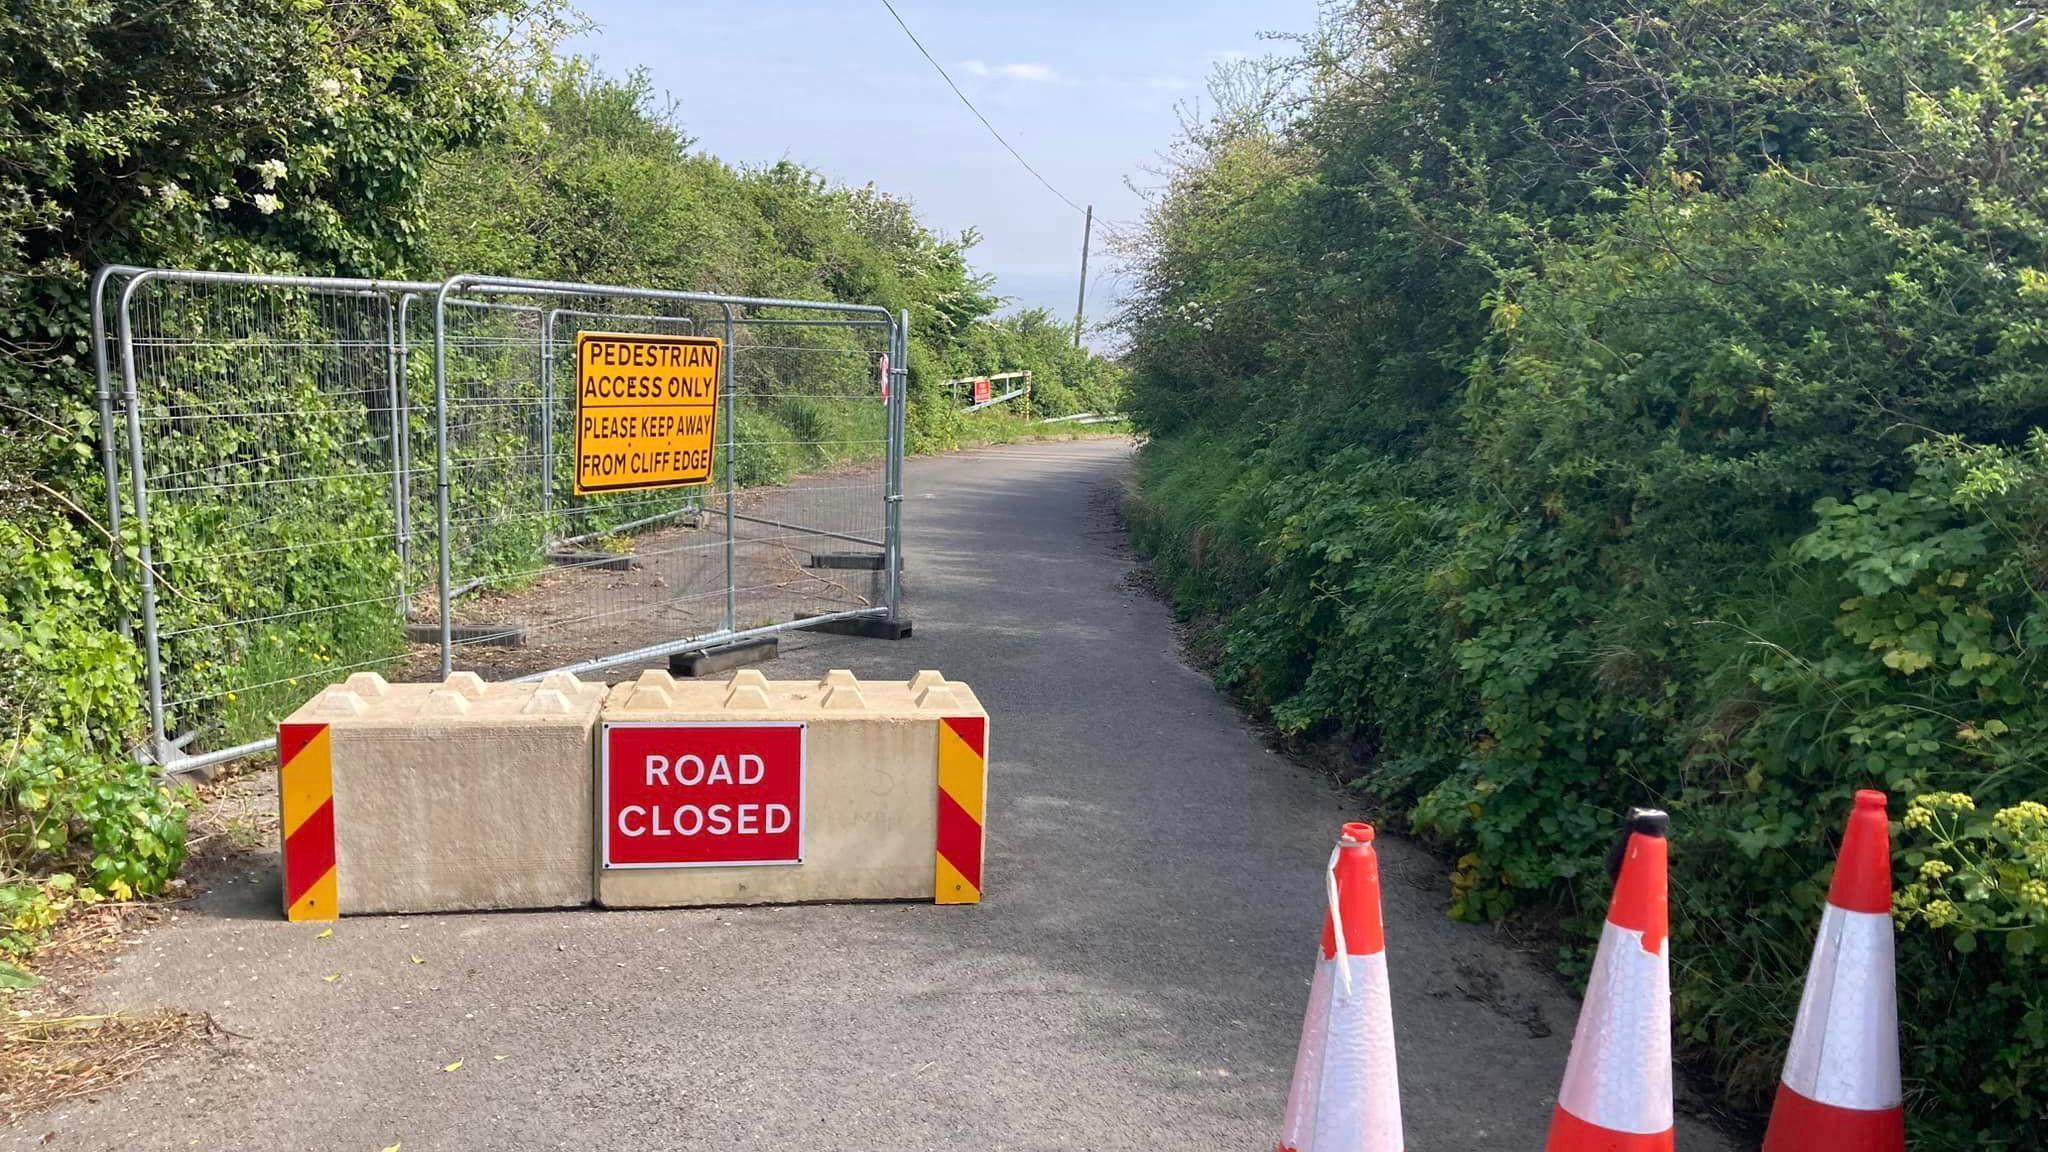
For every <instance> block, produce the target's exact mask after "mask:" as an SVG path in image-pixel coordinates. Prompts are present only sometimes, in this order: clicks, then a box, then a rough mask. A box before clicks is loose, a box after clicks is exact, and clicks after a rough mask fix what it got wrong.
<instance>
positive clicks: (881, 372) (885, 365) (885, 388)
mask: <svg viewBox="0 0 2048 1152" xmlns="http://www.w3.org/2000/svg"><path fill="white" fill-rule="evenodd" d="M875 375H877V376H880V377H881V378H882V403H884V404H887V403H888V402H889V354H888V353H887V352H884V353H882V363H881V366H880V367H879V368H877V369H876V371H875Z"/></svg>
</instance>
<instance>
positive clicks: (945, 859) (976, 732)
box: [933, 716, 988, 904]
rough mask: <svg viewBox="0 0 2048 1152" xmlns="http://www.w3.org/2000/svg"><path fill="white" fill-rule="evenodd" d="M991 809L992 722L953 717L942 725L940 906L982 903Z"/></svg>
mask: <svg viewBox="0 0 2048 1152" xmlns="http://www.w3.org/2000/svg"><path fill="white" fill-rule="evenodd" d="M987 805H988V718H987V717H985V716H958V717H955V716H948V717H946V718H945V719H943V720H941V721H939V836H938V852H937V868H938V884H937V892H936V895H934V897H933V899H934V900H935V901H936V902H937V903H940V904H979V903H981V851H982V844H983V831H982V822H983V815H982V813H983V810H984V809H985V808H986V807H987Z"/></svg>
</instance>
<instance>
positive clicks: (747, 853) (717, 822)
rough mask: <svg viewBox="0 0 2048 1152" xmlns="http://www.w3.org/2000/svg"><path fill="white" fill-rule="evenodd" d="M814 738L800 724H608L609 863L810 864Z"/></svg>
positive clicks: (606, 808)
mask: <svg viewBox="0 0 2048 1152" xmlns="http://www.w3.org/2000/svg"><path fill="white" fill-rule="evenodd" d="M804 736H805V729H804V725H802V724H800V723H784V724H745V725H741V724H631V723H615V724H607V725H606V726H605V728H604V734H603V748H602V761H603V763H602V772H603V784H604V820H605V827H604V829H603V840H604V866H605V867H607V868H662V867H688V866H693V865H709V864H794V863H799V862H801V861H802V859H803V794H804V787H803V784H804V750H805V739H804Z"/></svg>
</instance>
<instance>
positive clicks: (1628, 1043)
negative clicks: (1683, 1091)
mask: <svg viewBox="0 0 2048 1152" xmlns="http://www.w3.org/2000/svg"><path fill="white" fill-rule="evenodd" d="M1669 823H1670V821H1669V818H1668V817H1666V816H1665V815H1664V813H1662V812H1659V811H1656V810H1655V809H1649V808H1636V809H1633V810H1631V811H1630V812H1629V814H1628V824H1627V828H1626V830H1625V832H1624V833H1623V839H1622V841H1621V843H1620V844H1618V845H1616V847H1615V852H1614V857H1613V858H1612V859H1610V860H1609V861H1608V870H1609V871H1610V872H1613V873H1614V874H1615V881H1614V900H1613V901H1612V902H1611V903H1610V904H1609V905H1608V906H1607V923H1606V924H1605V925H1604V926H1603V927H1602V928H1601V929H1600V948H1599V951H1598V952H1597V953H1595V955H1594V957H1593V975H1592V978H1591V979H1590V980H1589V981H1587V983H1586V999H1585V1002H1584V1003H1583V1004H1581V1005H1580V1006H1579V1026H1578V1029H1577V1030H1576V1031H1575V1032H1573V1033H1572V1054H1571V1058H1570V1059H1568V1060H1567V1061H1566V1062H1565V1066H1564V1084H1563V1086H1562V1087H1560V1088H1559V1089H1558V1090H1557V1108H1556V1110H1555V1111H1553V1112H1552V1113H1551V1116H1550V1139H1549V1140H1548V1141H1547V1142H1545V1144H1544V1145H1543V1147H1544V1149H1545V1152H1671V1147H1672V1132H1671V964H1670V961H1671V956H1670V941H1669V939H1668V938H1667V937H1668V935H1669V928H1670V921H1671V913H1670V906H1669V896H1668V890H1667V879H1666V869H1667V866H1668V859H1667V856H1668V854H1667V851H1666V845H1665V840H1664V834H1665V831H1666V828H1667V827H1668V825H1669Z"/></svg>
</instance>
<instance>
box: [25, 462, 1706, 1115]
mask: <svg viewBox="0 0 2048 1152" xmlns="http://www.w3.org/2000/svg"><path fill="white" fill-rule="evenodd" d="M1128 458H1129V449H1128V446H1127V445H1124V444H1122V443H1118V442H1107V441H1087V442H1080V443H1074V444H1058V445H1029V446H1018V447H1010V448H1000V449H990V450H986V451H981V452H974V453H967V454H962V455H957V456H951V457H945V458H939V459H928V460H917V461H913V462H911V464H910V465H909V469H908V477H909V479H908V484H909V491H910V497H909V503H908V505H907V507H906V509H905V514H904V524H905V526H906V530H907V533H908V548H907V555H908V561H907V571H908V586H909V589H910V601H909V602H910V604H911V605H912V611H913V614H914V617H915V619H916V622H917V632H916V635H915V637H914V638H913V639H910V640H907V641H903V642H900V643H895V644H885V643H881V642H877V641H858V640H848V639H843V638H834V637H804V638H802V639H801V640H800V641H798V642H796V643H794V644H792V645H790V646H788V647H787V648H786V649H785V651H786V654H785V656H784V657H783V658H782V659H781V660H780V661H778V662H777V663H776V664H774V665H771V666H769V668H768V669H767V671H768V674H769V675H771V676H776V677H795V676H810V675H814V674H816V673H819V672H821V671H822V670H823V669H825V668H828V667H834V666H845V667H850V668H853V669H855V670H856V671H857V672H858V673H859V674H860V675H862V676H876V677H882V676H894V677H905V676H908V675H910V674H911V673H912V672H913V671H915V670H917V669H919V668H938V669H942V670H943V671H945V673H946V674H947V675H948V676H950V677H954V678H957V679H964V680H967V681H969V682H971V683H972V684H973V685H974V687H975V689H976V691H977V692H978V693H979V694H980V696H981V698H982V699H983V700H984V701H985V702H986V703H987V705H988V708H989V711H990V712H991V714H992V715H993V717H994V721H993V734H992V739H991V744H992V749H991V751H992V756H993V770H992V773H991V786H990V818H989V835H990V845H989V864H988V888H987V898H986V902H985V903H983V904H982V905H980V906H979V907H975V908H939V907H934V906H929V905H866V906H810V907H786V908H763V909H746V910H731V909H728V910H701V911H649V912H600V911H581V912H551V913H534V914H526V913H518V914H495V915H470V916H417V917H391V918H376V919H363V920H344V921H343V922H341V923H340V924H339V925H338V926H337V927H336V928H335V931H334V934H333V936H332V937H331V938H329V939H325V940H322V939H318V938H317V936H316V933H317V931H318V929H317V928H313V927H306V926H296V925H291V924H287V923H285V922H283V921H282V920H280V919H279V918H278V911H277V909H278V893H277V885H276V880H275V860H274V857H273V856H271V855H269V854H257V855H254V856H251V857H247V858H245V859H244V860H243V861H242V863H241V864H240V866H239V867H238V868H237V869H236V870H235V871H233V872H232V873H230V874H229V875H225V876H216V877H213V878H212V879H211V889H210V891H209V892H208V893H207V894H206V895H205V896H203V897H202V898H201V899H200V900H199V901H197V902H196V903H195V904H194V905H193V906H192V907H191V908H189V909H187V910H186V911H184V912H183V913H182V914H181V915H180V916H179V917H178V919H177V921H176V922H175V923H172V924H169V925H167V926H165V927H162V928H159V929H157V930H155V931H153V932H151V933H150V934H149V935H147V936H146V937H145V938H144V939H143V940H142V941H141V942H140V943H139V944H138V945H136V946H135V947H133V948H131V949H130V950H129V951H128V953H127V954H126V955H125V956H123V957H122V958H121V959H120V960H119V962H118V963H117V964H116V965H115V966H114V967H113V969H112V970H111V971H110V972H108V973H107V974H106V975H105V976H104V977H103V978H102V979H101V980H100V983H99V986H98V987H97V988H96V989H95V990H94V993H93V996H92V997H91V998H92V999H93V1000H94V1001H96V1002H98V1003H99V1004H101V1005H102V1006H105V1007H117V1006H146V1005H156V1004H167V1005H175V1006H180V1007H184V1008H187V1009H190V1010H192V1011H195V1012H197V1011H204V1012H210V1013H212V1015H213V1017H214V1019H215V1020H217V1021H218V1022H219V1024H220V1025H221V1026H222V1027H223V1028H225V1029H227V1030H228V1031H229V1032H231V1033H233V1034H235V1035H236V1036H237V1037H243V1038H245V1039H243V1038H230V1039H229V1040H228V1041H227V1042H226V1045H225V1047H224V1048H220V1049H209V1048H207V1047H205V1046H193V1047H191V1048H188V1049H186V1050H185V1051H184V1052H183V1053H181V1054H179V1055H177V1056H175V1057H173V1058H171V1059H169V1060H167V1061H164V1062H162V1063H161V1064H160V1065H159V1066H157V1067H155V1068H153V1069H152V1070H150V1071H149V1072H148V1073H146V1074H144V1075H142V1076H140V1077H138V1078H136V1079H134V1080H131V1081H129V1082H127V1083H126V1084H124V1085H122V1086H121V1087H120V1088H118V1089H116V1090H114V1091H111V1092H108V1093H104V1094H102V1095H101V1096H99V1097H97V1098H94V1099H92V1100H90V1101H83V1102H75V1103H73V1104H69V1105H66V1106H63V1107H61V1108H59V1109H56V1110H54V1111H52V1112H49V1113H45V1114H43V1115H41V1116H39V1117H35V1118H33V1119H31V1120H29V1121H27V1122H26V1123H24V1124H22V1125H20V1126H18V1127H17V1128H16V1129H15V1130H14V1131H11V1132H8V1133H5V1134H4V1137H0V1140H4V1142H5V1143H6V1144H7V1145H8V1146H12V1147H21V1148H30V1147H33V1148H38V1149H41V1148H73V1149H102V1148H109V1147H117V1146H118V1147H124V1148H165V1149H186V1148H190V1147H200V1148H222V1147H228V1148H264V1149H360V1150H363V1152H377V1150H379V1149H383V1148H386V1147H388V1146H390V1145H392V1144H394V1143H396V1142H399V1141H403V1148H404V1150H405V1152H426V1150H430V1149H492V1150H495V1149H527V1148H574V1149H607V1150H628V1149H731V1148H749V1149H754V1148H758V1149H786V1148H806V1149H818V1150H834V1149H849V1150H863V1152H882V1150H896V1149H962V1150H977V1152H979V1150H994V1149H1088V1150H1090V1152H1101V1150H1107V1149H1172V1150H1182V1149H1200V1150H1212V1149H1243V1150H1246V1152H1256V1150H1262V1149H1269V1148H1271V1147H1272V1141H1273V1138H1274V1135H1275V1134H1276V1130H1277V1127H1278V1124H1279V1120H1280V1112H1281V1105H1282V1102H1283V1099H1284V1096H1285V1093H1286V1088H1287V1079H1288V1074H1289V1071H1290V1069H1291V1067H1292V1063H1293V1059H1294V1045H1295V1041H1296V1039H1297V1036H1298V1032H1299V1029H1300V1026H1301V1014H1302V1010H1303V1006H1304V1003H1305V1001H1306V998H1307V988H1308V977H1309V975H1310V970H1311V965H1312V959H1313V950H1314V947H1315V940H1316V935H1317V932H1318V930H1319V925H1320V921H1321V916H1322V883H1321V877H1320V869H1321V867H1322V865H1323V863H1324V859H1325V857H1326V855H1327V854H1328V852H1329V849H1330V843H1331V839H1332V837H1333V835H1334V834H1335V832H1336V830H1337V826H1338V824H1339V822H1340V821H1342V820H1343V819H1345V818H1346V816H1347V815H1348V814H1349V813H1350V811H1351V808H1350V806H1349V804H1348V803H1347V801H1346V799H1345V798H1344V797H1343V796H1342V795H1341V794H1340V793H1339V792H1337V791H1336V790H1335V789H1333V788H1332V787H1331V786H1330V785H1329V784H1328V783H1326V782H1325V781H1324V780H1323V779H1321V778H1319V777H1318V776H1316V775H1315V774H1314V773H1312V772H1310V771H1308V770H1305V769H1303V768H1300V767H1297V766H1295V765H1293V764H1291V763H1289V762H1288V761H1287V760H1286V759H1284V758H1282V757H1280V756H1278V755H1275V754H1274V753H1272V752H1270V751H1269V750H1267V749H1266V748H1265V747H1264V746H1262V744H1261V743H1260V741H1259V740H1258V739H1257V738H1256V737H1255V736H1254V735H1253V734H1252V733H1251V732H1250V731H1249V730H1247V729H1246V727H1245V726H1244V725H1243V724H1242V723H1241V722H1240V720H1239V719H1238V717H1237V716H1236V714H1235V713H1234V712H1233V710H1232V708H1231V706H1230V705H1229V703H1228V702H1227V701H1225V700H1224V699H1223V698H1221V697H1220V696H1218V695H1217V693H1216V692H1215V691H1214V690H1213V689H1212V688H1211V687H1210V685H1209V683H1208V682H1207V680H1206V679H1205V678H1204V677H1203V676H1202V675H1200V674H1199V673H1196V672H1194V671H1191V670H1190V669H1189V668H1187V667H1186V666H1185V665H1183V664H1182V663H1181V661H1180V660H1179V658H1178V655H1177V653H1176V649H1175V640H1174V636H1173V632H1172V629H1171V618H1170V615H1169V613H1168V611H1167V609H1166V608H1165V606H1163V605H1162V604H1160V603H1158V602H1157V601H1156V600H1154V599H1152V598H1150V597H1149V596H1148V595H1147V594H1145V593H1144V592H1142V591H1140V590H1139V589H1138V587H1137V586H1136V584H1135V582H1134V581H1133V579H1132V575H1133V572H1132V561H1131V560H1130V558H1129V556H1128V555H1127V553H1126V552H1125V551H1123V549H1122V548H1121V546H1120V540H1119V537H1118V534H1117V532H1116V528H1115V524H1114V521H1113V519H1112V517H1111V515H1110V508H1111V500H1112V494H1113V492H1114V486H1115V484H1116V483H1117V481H1118V479H1119V478H1120V476H1121V475H1122V473H1123V471H1124V469H1125V468H1126V467H1127V464H1128ZM535 818H536V819H546V818H547V816H546V814H545V813H535ZM1382 844H1383V852H1382V856H1383V861H1384V865H1383V866H1384V869H1385V875H1386V898H1387V905H1388V906H1387V920H1388V927H1387V939H1388V945H1389V951H1390V965H1391V973H1392V983H1393V988H1394V993H1395V1004H1394V1022H1395V1027H1396V1029H1397V1032H1398V1038H1399V1061H1400V1069H1401V1080H1402V1090H1403V1097H1404V1110H1405V1114H1406V1121H1407V1130H1408V1144H1409V1147H1410V1148H1413V1149H1416V1150H1418V1152H1426V1150H1429V1149H1444V1150H1451V1149H1459V1150H1472V1152H1488V1150H1499V1152H1507V1150H1509V1149H1513V1150H1516V1152H1527V1150H1528V1149H1531V1148H1536V1147H1540V1145H1541V1141H1542V1139H1543V1134H1544V1130H1545V1126H1546V1123H1547V1121H1548V1117H1549V1113H1550V1109H1551V1103H1552V1098H1553V1093H1554V1091H1555V1089H1556V1087H1557V1082H1558V1078H1559V1076H1560V1074H1561V1072H1562V1070H1563V1067H1564V1061H1565V1055H1566V1050H1567V1047H1568V1046H1569V1043H1570V1039H1571V1031H1572V1023H1573V1019H1574V1015H1575V1012H1576V1009H1575V1007H1574V1005H1573V1003H1572V1001H1571V1000H1570V999H1569V998H1568V997H1566V996H1564V995H1563V994H1562V993H1560V992H1559V991H1558V989H1557V988H1556V986H1555V984H1554V982H1553V981H1551V980H1550V979H1549V978H1548V977H1547V976H1545V975H1543V974H1542V972H1541V971H1540V970H1539V968H1538V966H1537V964H1536V963H1534V962H1532V960H1531V959H1530V958H1528V957H1525V956H1523V955H1521V954H1518V953H1516V952H1514V951H1511V950H1510V948H1509V947H1508V946H1507V945H1506V944H1505V943H1504V942H1503V940H1502V938H1501V937H1499V936H1498V935H1496V934H1494V933H1491V932H1489V931H1487V930H1485V929H1480V928H1474V927H1469V926H1461V925H1455V924H1452V923H1450V922H1449V921H1447V920H1445V919H1444V917H1443V915H1442V911H1441V909H1442V905H1443V899H1444V891H1445V889H1444V881H1443V866H1442V864H1441V863H1440V862H1439V861H1437V860H1434V859H1432V858H1431V857H1429V856H1428V855H1426V854H1424V853H1423V852H1421V851H1420V850H1418V849H1416V848H1414V847H1413V846H1410V845H1408V844H1405V843H1403V842H1401V841H1398V840H1393V841H1382ZM414 957H417V958H418V959H419V962H417V963H415V962H414V960H413V958H414ZM329 977H338V979H333V980H332V981H330V980H329V979H327V978H329ZM456 1060H461V1061H462V1066H461V1067H460V1068H459V1069H458V1070H456V1071H453V1072H444V1071H443V1070H442V1069H443V1068H444V1067H445V1066H447V1065H449V1064H451V1063H453V1062H454V1061H456ZM1680 1128H1681V1131H1680V1135H1679V1143H1680V1146H1681V1147H1684V1148H1686V1149H1688V1150H1709V1149H1712V1150H1718V1149H1723V1148H1728V1147H1731V1145H1729V1144H1728V1143H1727V1142H1725V1141H1724V1140H1723V1139H1722V1138H1721V1137H1719V1136H1717V1135H1716V1134H1714V1133H1713V1132H1711V1131H1710V1130H1707V1129H1705V1128H1703V1127H1701V1126H1698V1125H1696V1124H1692V1123H1691V1122H1690V1121H1685V1120H1682V1121H1681V1124H1680ZM46 1140H47V1143H45V1141H46Z"/></svg>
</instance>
